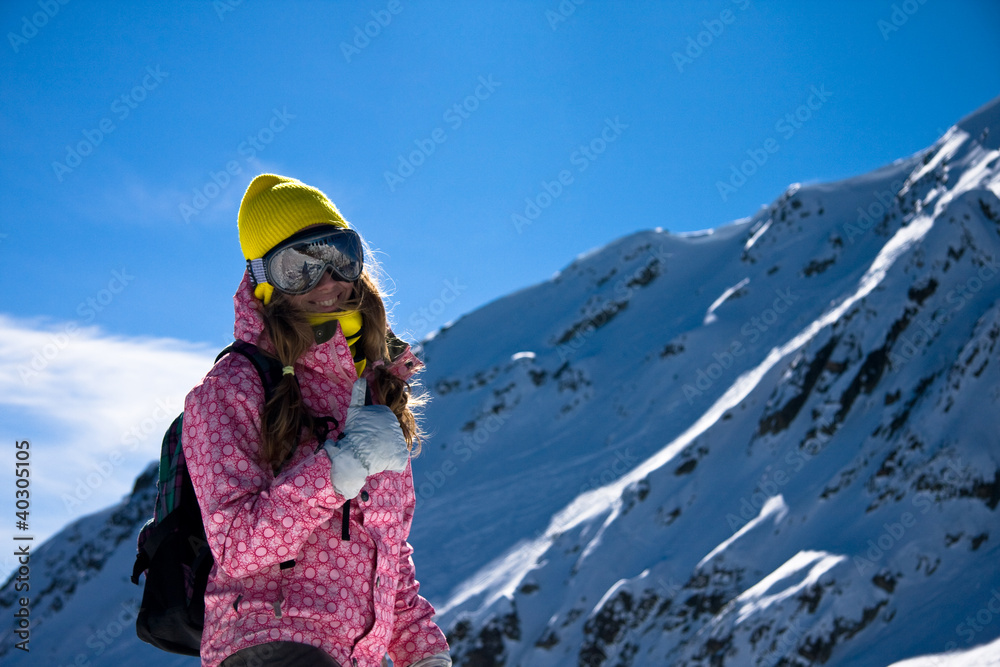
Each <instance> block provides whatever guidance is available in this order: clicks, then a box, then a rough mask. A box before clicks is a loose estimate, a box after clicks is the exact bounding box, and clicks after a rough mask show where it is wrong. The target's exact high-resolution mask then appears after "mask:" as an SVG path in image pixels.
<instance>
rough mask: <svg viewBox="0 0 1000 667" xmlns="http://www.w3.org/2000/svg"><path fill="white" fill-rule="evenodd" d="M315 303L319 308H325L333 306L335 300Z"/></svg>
mask: <svg viewBox="0 0 1000 667" xmlns="http://www.w3.org/2000/svg"><path fill="white" fill-rule="evenodd" d="M316 303H317V304H318V305H320V306H324V307H326V306H332V305H333V304H335V303H337V300H336V299H330V300H329V301H317V302H316Z"/></svg>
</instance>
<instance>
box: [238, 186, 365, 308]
mask: <svg viewBox="0 0 1000 667" xmlns="http://www.w3.org/2000/svg"><path fill="white" fill-rule="evenodd" d="M322 223H326V224H331V225H336V226H338V227H347V226H348V224H347V222H346V221H345V220H344V217H343V216H342V215H340V211H338V210H337V207H336V206H334V204H333V202H331V201H330V199H329V198H328V197H327V196H326V195H325V194H323V193H322V192H320V191H319V190H317V189H316V188H314V187H310V186H308V185H306V184H305V183H303V182H302V181H299V180H296V179H294V178H288V177H286V176H278V175H276V174H261V175H260V176H257V177H256V178H254V179H253V181H251V182H250V185H249V187H247V191H246V193H245V194H244V195H243V201H242V202H241V203H240V213H239V216H238V218H237V226H238V227H239V233H240V247H241V248H242V249H243V256H244V257H246V258H247V259H248V260H249V259H259V258H261V257H263V256H264V255H265V254H266V253H267V251H268V250H270V249H271V248H273V247H274V246H276V245H278V244H279V243H281V242H282V241H284V240H285V239H287V238H288V237H290V236H292V235H293V234H295V233H296V232H299V231H301V230H303V229H305V228H306V227H310V226H312V225H316V224H322ZM273 290H274V288H273V287H272V286H271V285H269V284H267V283H261V284H259V285H257V289H256V290H255V291H254V294H255V296H256V297H257V298H258V299H261V300H262V301H263V302H264V303H268V302H269V301H270V300H271V294H272V292H273Z"/></svg>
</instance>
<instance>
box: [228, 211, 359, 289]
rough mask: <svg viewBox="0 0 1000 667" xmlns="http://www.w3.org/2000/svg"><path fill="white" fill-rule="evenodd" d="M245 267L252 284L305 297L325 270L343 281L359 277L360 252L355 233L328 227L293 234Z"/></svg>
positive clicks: (352, 280)
mask: <svg viewBox="0 0 1000 667" xmlns="http://www.w3.org/2000/svg"><path fill="white" fill-rule="evenodd" d="M247 266H248V268H249V270H250V275H251V276H252V277H253V279H254V282H255V283H256V284H260V283H269V284H270V285H272V286H273V287H275V288H276V289H279V290H281V291H282V292H285V293H286V294H305V293H306V292H308V291H310V290H311V289H313V288H314V287H316V285H318V284H319V281H320V280H322V279H323V274H325V273H326V272H327V270H332V271H333V276H334V278H336V279H337V280H340V281H343V282H348V283H352V282H354V281H355V280H357V279H358V278H360V277H361V270H362V269H363V268H364V252H363V250H362V246H361V237H360V236H358V233H357V232H355V231H354V230H353V229H347V228H345V227H332V226H331V227H325V228H323V229H310V230H307V231H304V232H300V233H298V234H295V235H294V236H292V237H290V238H289V239H287V240H285V241H283V242H281V243H279V244H278V245H276V246H275V247H274V248H272V249H271V250H269V251H268V252H267V254H265V255H264V256H263V257H262V258H260V259H251V260H248V261H247Z"/></svg>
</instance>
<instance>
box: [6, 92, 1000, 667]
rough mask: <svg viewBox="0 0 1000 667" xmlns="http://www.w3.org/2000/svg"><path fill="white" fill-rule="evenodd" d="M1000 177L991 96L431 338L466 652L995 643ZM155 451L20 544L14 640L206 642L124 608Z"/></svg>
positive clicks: (525, 657)
mask: <svg viewBox="0 0 1000 667" xmlns="http://www.w3.org/2000/svg"><path fill="white" fill-rule="evenodd" d="M990 127H993V128H995V129H994V132H993V133H992V134H991V133H990ZM998 195H1000V98H998V99H997V100H995V101H994V102H992V103H991V104H989V105H987V106H985V107H983V108H982V109H980V110H979V111H977V112H975V113H974V114H972V115H970V116H969V117H967V118H965V119H964V120H962V121H961V122H960V123H958V124H957V125H956V126H955V127H953V128H951V129H950V130H949V131H948V132H947V133H946V134H945V136H943V137H942V138H941V139H940V140H939V141H938V142H937V143H935V144H934V145H933V146H932V147H930V148H929V149H927V150H926V151H923V152H921V153H919V154H917V155H914V156H912V157H910V158H907V159H904V160H900V161H898V162H896V163H894V164H892V165H889V166H887V167H884V168H882V169H880V170H878V171H876V172H873V173H871V174H868V175H865V176H862V177H858V178H853V179H849V180H846V181H842V182H838V183H830V184H815V185H802V186H799V185H795V186H792V187H790V188H789V189H788V190H787V191H786V192H785V193H784V194H783V195H782V196H781V197H779V198H778V199H777V200H776V201H775V202H774V203H773V204H772V205H770V206H768V207H766V208H763V209H761V210H760V211H759V212H758V213H757V214H756V215H754V216H753V217H751V218H748V219H745V220H740V221H737V222H735V223H732V224H729V225H725V226H723V227H720V228H718V229H715V230H711V231H708V232H704V233H699V234H683V235H677V234H670V233H669V232H666V231H663V230H660V229H656V230H652V231H647V232H641V233H637V234H633V235H631V236H628V237H625V238H622V239H619V240H617V241H614V242H613V243H611V244H609V245H608V246H606V247H604V248H602V249H599V250H596V251H594V252H591V253H588V254H587V255H585V256H583V257H579V258H577V259H576V261H574V262H573V263H572V264H570V265H569V266H568V267H567V268H566V269H565V270H564V271H562V272H561V273H560V274H559V275H557V276H555V277H554V278H553V279H552V280H550V281H548V282H545V283H543V284H540V285H537V286H534V287H532V288H529V289H526V290H523V291H520V292H517V293H515V294H512V295H510V296H508V297H505V298H503V299H500V300H498V301H496V302H494V303H491V304H489V305H488V306H486V307H484V308H482V309H480V310H477V311H475V312H473V313H471V314H469V315H467V316H465V317H463V318H462V319H460V320H459V321H458V322H456V323H454V324H453V325H452V326H449V327H447V328H445V329H444V330H442V331H440V332H438V333H437V335H435V336H433V337H432V338H431V339H430V340H427V341H425V342H424V345H423V355H424V358H425V360H426V361H427V365H428V370H427V372H426V373H425V376H424V383H425V385H426V387H427V389H428V390H429V392H430V393H431V394H432V397H433V398H432V401H431V404H430V406H429V408H428V410H427V416H426V425H427V427H428V430H429V431H430V433H431V435H430V437H429V439H428V441H427V442H426V443H425V447H424V453H423V454H422V456H421V457H420V458H418V459H416V461H415V463H414V474H415V479H416V484H417V491H418V511H417V518H416V522H415V525H414V529H413V533H412V536H411V541H412V542H413V543H414V547H415V550H416V553H415V559H416V561H417V572H418V576H419V578H420V580H421V582H422V585H423V588H422V590H423V593H424V594H425V595H427V596H428V597H429V598H430V599H431V600H432V601H433V602H434V603H435V605H436V606H437V608H438V612H439V623H440V624H441V625H442V626H443V627H444V628H445V629H446V630H447V632H448V634H449V638H450V640H451V643H452V652H453V656H454V658H455V662H456V664H457V665H463V666H476V667H483V666H489V665H509V666H512V665H525V666H527V665H533V666H534V665H580V666H597V665H606V666H608V667H612V666H626V665H637V666H638V665H813V664H830V665H861V666H868V665H870V666H881V665H887V664H891V663H894V662H897V661H902V660H906V659H909V658H915V657H917V656H924V657H922V658H919V659H916V660H913V661H907V663H906V664H907V667H911V666H916V665H921V666H925V665H958V664H983V665H985V664H1000V642H998V641H995V640H997V638H998V637H1000V569H998V567H997V565H996V564H997V562H998V547H1000V543H998V542H1000V522H998V520H997V519H998V513H997V505H998V504H1000V435H998V432H997V420H996V417H994V411H995V410H997V409H998V406H1000V359H998V352H1000V299H998V297H1000V289H998V286H1000V198H998ZM653 222H659V223H663V224H669V223H670V220H669V219H664V220H655V221H653ZM154 474H155V466H151V468H150V469H149V470H147V472H146V473H145V474H144V475H143V476H141V477H140V478H139V479H138V480H137V482H136V488H135V491H134V493H133V494H132V495H131V496H130V497H129V498H126V499H125V500H124V501H123V502H122V504H121V505H119V506H117V507H114V508H111V509H109V510H106V511H105V512H102V513H99V514H96V515H93V516H91V517H88V518H86V519H83V520H81V521H79V522H76V523H74V524H73V525H71V526H69V527H67V528H66V529H65V530H64V531H63V532H62V533H60V534H59V535H58V536H56V537H55V538H53V539H52V540H50V541H49V542H48V543H47V544H45V545H44V546H42V547H39V548H37V550H36V551H35V553H34V554H33V557H32V624H33V627H32V643H31V649H32V651H31V654H24V653H23V652H21V651H17V650H13V649H12V645H13V641H12V636H11V634H10V633H11V631H12V626H11V625H10V624H9V623H7V622H4V625H3V626H2V627H4V630H3V638H2V641H0V655H2V659H3V662H4V664H5V665H8V664H9V665H22V664H45V665H69V664H79V665H118V664H123V663H125V662H126V661H127V662H129V663H131V662H135V661H139V660H141V661H142V662H143V663H144V664H147V665H149V667H158V666H160V665H189V664H197V660H192V659H186V658H180V657H176V656H169V655H167V654H163V653H160V652H158V651H156V650H155V649H152V648H150V647H147V646H145V645H143V644H142V643H141V642H139V641H138V640H137V639H135V637H134V633H133V632H132V629H131V623H132V622H133V620H134V616H133V614H134V611H133V610H134V606H135V604H136V600H137V598H138V594H139V591H138V589H137V588H136V587H134V586H132V584H131V583H130V582H128V574H129V572H130V568H131V561H132V558H133V555H134V535H135V532H136V530H137V529H138V526H139V525H140V524H141V522H142V520H143V519H144V516H145V515H146V514H147V513H148V511H149V506H150V503H151V498H152V487H151V484H152V480H153V477H154ZM13 584H14V582H13V581H9V582H7V584H6V585H5V586H4V588H3V589H2V590H0V608H2V609H3V610H4V611H3V614H4V615H5V616H6V617H7V618H10V617H11V616H10V614H11V613H12V611H13V610H16V606H15V605H16V599H15V598H16V594H15V592H14V590H13ZM945 652H951V653H949V655H945V656H941V655H937V654H942V653H945ZM126 656H127V657H128V659H127V660H126Z"/></svg>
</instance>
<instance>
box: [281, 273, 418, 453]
mask: <svg viewBox="0 0 1000 667" xmlns="http://www.w3.org/2000/svg"><path fill="white" fill-rule="evenodd" d="M371 264H372V262H371V260H369V259H368V257H366V265H367V266H366V267H365V271H364V273H363V274H362V275H361V278H359V279H358V280H357V281H356V282H355V283H354V292H353V294H352V296H351V299H350V301H349V302H348V303H346V304H345V305H344V307H343V309H344V310H358V311H360V312H361V318H362V328H361V338H360V340H359V341H358V345H360V350H361V352H362V353H363V354H364V357H365V359H367V363H368V367H369V368H372V380H373V385H374V386H372V387H371V389H372V396H373V399H374V400H375V402H377V403H380V404H383V405H387V406H389V408H391V409H392V411H393V413H394V414H395V415H396V418H397V419H398V420H399V425H400V428H402V430H403V435H404V436H405V437H406V443H407V445H408V446H409V447H410V450H411V452H412V454H413V455H414V456H416V455H417V454H419V453H420V442H421V437H422V435H423V433H422V431H421V429H420V425H419V423H418V422H417V416H416V414H414V408H419V407H420V406H421V405H423V404H424V403H425V402H426V398H425V397H424V396H423V395H415V394H414V393H413V388H414V387H415V386H416V383H411V382H405V381H403V380H401V379H399V378H398V377H396V376H395V375H393V374H392V373H390V372H389V371H388V370H386V368H385V365H384V363H387V362H388V361H389V360H390V359H389V347H388V344H387V338H388V335H389V327H388V322H387V316H386V312H385V304H384V302H383V300H382V291H381V290H380V289H379V284H378V280H377V278H375V277H374V275H373V274H374V273H375V272H373V271H372V270H371V268H375V269H377V265H376V266H375V267H371ZM263 314H264V334H263V335H266V336H267V337H268V338H269V339H270V340H271V342H272V343H273V345H274V349H275V351H276V353H277V355H278V359H279V361H281V364H282V365H283V366H292V365H294V364H295V361H296V360H297V359H298V358H299V357H301V356H302V355H303V354H304V353H305V352H306V351H307V350H308V349H309V348H310V347H312V345H313V344H315V335H314V333H313V329H312V326H310V325H309V322H308V319H307V318H306V314H305V313H304V312H302V311H301V310H299V309H298V308H296V307H295V306H294V305H293V304H292V303H291V302H290V301H289V300H288V299H287V298H286V297H285V296H284V295H283V294H281V292H280V291H278V290H275V291H274V294H273V296H272V298H271V301H270V303H268V304H267V305H265V306H264V308H263ZM379 362H383V363H379ZM316 422H317V420H316V419H315V418H313V417H312V416H311V415H310V414H309V412H308V411H307V410H306V407H305V404H304V402H303V401H302V392H301V391H300V389H299V383H298V382H297V381H296V379H295V376H294V375H283V376H282V378H281V380H280V381H279V382H278V385H277V386H276V387H275V388H274V391H273V393H272V396H271V399H270V400H269V401H268V402H267V404H266V405H265V406H264V410H263V412H262V415H261V456H262V458H263V460H264V461H265V462H267V463H268V464H269V465H270V466H271V469H272V470H274V471H277V469H278V468H279V467H280V466H281V464H282V462H283V461H284V460H285V459H286V457H287V456H288V455H289V454H290V453H291V452H292V451H293V450H294V449H295V447H296V446H297V445H298V443H299V440H300V439H301V438H302V437H303V430H305V431H306V433H307V434H312V433H315V432H316V426H317V424H316ZM414 443H416V444H415V445H414Z"/></svg>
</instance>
